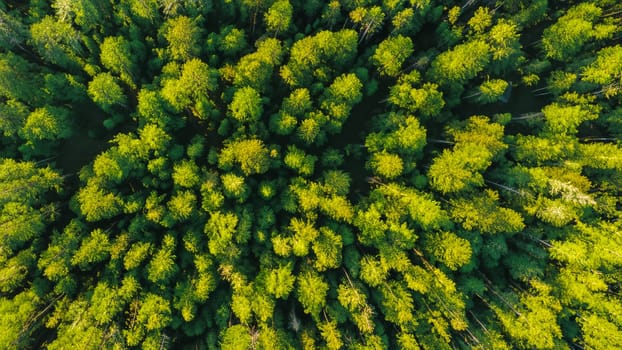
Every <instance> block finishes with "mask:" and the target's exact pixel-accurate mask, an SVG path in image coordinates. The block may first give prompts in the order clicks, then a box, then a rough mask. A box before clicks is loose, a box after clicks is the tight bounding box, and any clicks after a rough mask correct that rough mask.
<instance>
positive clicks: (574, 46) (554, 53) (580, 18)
mask: <svg viewBox="0 0 622 350" xmlns="http://www.w3.org/2000/svg"><path fill="white" fill-rule="evenodd" d="M601 14H602V10H601V9H600V8H599V7H598V6H596V5H595V4H593V3H583V4H578V5H576V6H573V7H571V8H570V9H568V11H566V13H565V14H564V15H563V16H561V17H560V18H559V19H558V20H557V22H555V23H554V24H553V25H551V26H550V27H548V28H547V29H545V30H544V33H543V35H542V45H543V46H544V51H545V53H546V56H547V57H550V58H554V59H557V60H561V61H566V60H569V59H571V58H573V56H574V55H575V54H577V53H579V51H580V50H581V48H582V47H583V45H585V44H586V43H587V42H588V41H590V40H593V39H595V38H596V39H601V38H602V37H608V36H610V35H612V34H613V32H614V31H615V29H614V28H607V27H605V28H603V29H606V30H605V32H604V33H599V34H597V31H596V30H595V29H596V28H595V23H594V22H595V21H596V20H597V19H598V18H600V16H601Z"/></svg>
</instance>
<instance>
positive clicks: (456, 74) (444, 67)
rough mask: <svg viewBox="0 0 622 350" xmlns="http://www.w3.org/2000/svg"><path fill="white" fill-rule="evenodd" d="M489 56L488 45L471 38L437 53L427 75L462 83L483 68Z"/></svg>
mask: <svg viewBox="0 0 622 350" xmlns="http://www.w3.org/2000/svg"><path fill="white" fill-rule="evenodd" d="M490 58H491V52H490V46H489V45H488V44H487V43H486V42H484V41H482V40H473V41H470V42H467V43H464V44H459V45H456V46H455V47H454V48H453V49H451V50H449V51H445V52H443V53H441V54H440V55H438V56H437V57H436V58H435V59H434V61H432V66H431V68H430V70H429V75H430V77H431V78H432V79H434V80H435V81H438V82H442V83H451V82H458V83H463V82H466V81H467V80H470V79H473V78H475V77H476V76H477V74H478V73H480V72H481V71H482V70H484V68H486V66H487V65H488V63H489V62H490Z"/></svg>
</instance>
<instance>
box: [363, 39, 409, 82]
mask: <svg viewBox="0 0 622 350" xmlns="http://www.w3.org/2000/svg"><path fill="white" fill-rule="evenodd" d="M413 51H414V49H413V42H412V40H411V39H410V38H409V37H405V36H402V35H397V36H395V37H390V38H388V39H385V40H384V41H382V42H381V43H380V44H379V45H378V47H377V48H376V50H375V51H374V55H373V56H372V57H371V60H372V62H373V63H374V64H375V65H376V66H378V70H379V71H380V73H381V74H385V75H388V76H391V77H394V76H397V75H398V74H399V73H400V70H401V68H402V65H403V64H404V62H405V61H406V59H408V57H410V55H412V53H413Z"/></svg>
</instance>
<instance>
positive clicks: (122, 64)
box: [99, 36, 136, 84]
mask: <svg viewBox="0 0 622 350" xmlns="http://www.w3.org/2000/svg"><path fill="white" fill-rule="evenodd" d="M99 50H100V55H99V59H100V60H101V63H102V65H103V66H104V67H106V68H108V69H109V70H110V71H111V72H113V73H116V74H119V75H120V76H121V79H122V80H123V81H125V82H126V83H128V84H134V83H135V82H136V65H135V64H134V61H133V60H132V49H131V45H130V43H129V42H128V41H127V40H126V39H125V38H124V37H122V36H115V37H107V38H105V39H104V41H103V42H102V44H101V45H100V48H99Z"/></svg>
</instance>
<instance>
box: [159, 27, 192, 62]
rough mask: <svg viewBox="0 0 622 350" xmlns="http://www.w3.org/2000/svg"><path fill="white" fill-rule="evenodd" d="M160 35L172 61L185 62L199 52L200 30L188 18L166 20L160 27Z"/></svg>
mask: <svg viewBox="0 0 622 350" xmlns="http://www.w3.org/2000/svg"><path fill="white" fill-rule="evenodd" d="M161 33H162V36H163V37H164V39H166V42H167V43H168V46H167V51H168V54H169V55H170V56H171V58H172V59H174V60H180V61H187V60H189V59H191V58H193V57H196V56H198V54H199V53H200V52H201V46H200V45H199V40H200V39H201V30H200V29H199V27H198V26H197V23H196V22H195V21H193V20H192V19H191V18H189V17H186V16H178V17H174V18H170V19H168V20H167V21H166V23H164V25H163V26H162V28H161Z"/></svg>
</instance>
